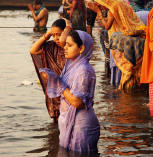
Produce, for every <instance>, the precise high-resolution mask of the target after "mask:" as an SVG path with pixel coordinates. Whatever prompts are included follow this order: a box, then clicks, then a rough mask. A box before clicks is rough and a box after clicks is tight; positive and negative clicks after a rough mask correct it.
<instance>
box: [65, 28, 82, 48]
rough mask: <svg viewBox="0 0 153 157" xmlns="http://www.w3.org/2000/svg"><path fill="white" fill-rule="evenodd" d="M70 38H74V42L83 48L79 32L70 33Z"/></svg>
mask: <svg viewBox="0 0 153 157" xmlns="http://www.w3.org/2000/svg"><path fill="white" fill-rule="evenodd" d="M68 36H71V37H72V38H73V40H74V42H75V43H76V44H77V45H78V47H81V45H82V44H83V42H82V40H81V38H80V36H79V34H78V32H77V31H74V30H72V31H70V33H69V35H68Z"/></svg>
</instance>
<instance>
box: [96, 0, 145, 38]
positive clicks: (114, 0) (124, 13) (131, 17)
mask: <svg viewBox="0 0 153 157" xmlns="http://www.w3.org/2000/svg"><path fill="white" fill-rule="evenodd" d="M95 2H97V3H99V4H100V5H102V6H104V7H106V8H108V9H109V11H110V12H111V13H112V14H113V16H114V18H115V20H114V22H113V25H112V27H111V28H110V29H109V37H110V36H111V34H112V33H113V32H122V33H124V32H127V31H128V32H134V31H135V30H136V28H137V27H139V26H141V25H144V24H143V22H142V21H141V20H140V18H139V17H138V16H137V14H136V13H135V12H134V11H133V9H132V7H131V6H130V5H129V4H128V3H126V2H125V1H124V0H95Z"/></svg>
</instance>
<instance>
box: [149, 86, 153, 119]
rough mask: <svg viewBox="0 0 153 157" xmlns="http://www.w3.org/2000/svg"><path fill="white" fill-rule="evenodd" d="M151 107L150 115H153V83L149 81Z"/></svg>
mask: <svg viewBox="0 0 153 157" xmlns="http://www.w3.org/2000/svg"><path fill="white" fill-rule="evenodd" d="M149 109H150V116H153V83H149Z"/></svg>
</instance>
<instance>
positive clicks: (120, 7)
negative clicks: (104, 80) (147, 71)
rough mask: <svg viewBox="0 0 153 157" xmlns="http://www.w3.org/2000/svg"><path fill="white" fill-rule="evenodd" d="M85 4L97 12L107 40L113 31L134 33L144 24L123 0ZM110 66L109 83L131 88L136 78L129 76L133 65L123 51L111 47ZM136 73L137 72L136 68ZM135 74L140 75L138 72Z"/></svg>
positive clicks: (122, 33) (103, 0)
mask: <svg viewBox="0 0 153 157" xmlns="http://www.w3.org/2000/svg"><path fill="white" fill-rule="evenodd" d="M86 5H87V6H88V7H89V8H90V9H92V10H93V11H95V12H97V15H98V17H99V19H100V20H101V24H102V25H103V26H104V27H105V29H106V30H108V36H109V41H110V39H111V36H112V34H113V33H115V32H121V35H126V36H129V35H135V33H136V30H137V28H140V27H141V26H144V23H143V22H142V21H141V19H140V18H139V17H138V15H137V14H136V13H135V12H134V11H133V9H132V7H131V6H130V5H129V4H128V3H127V2H126V1H125V0H95V1H94V2H88V3H86ZM103 9H105V10H108V15H107V18H104V17H103V16H102V12H101V10H103ZM141 28H143V27H141ZM106 46H107V45H106ZM108 46H109V45H108ZM123 46H124V45H123ZM125 46H126V45H125ZM109 48H110V47H109ZM131 48H132V46H131ZM110 67H111V84H112V85H116V86H119V89H123V88H126V87H125V86H127V88H131V87H132V86H133V84H135V82H136V80H138V79H137V78H132V77H131V76H134V74H133V72H134V69H133V67H134V66H133V65H132V64H131V63H130V62H129V61H128V60H127V59H126V58H125V55H124V53H123V52H120V50H118V49H115V50H114V49H112V48H111V53H110ZM120 71H121V72H122V75H121V73H120ZM136 73H138V69H137V68H136ZM120 75H121V78H120ZM136 75H140V73H139V74H136ZM131 79H133V80H131ZM131 82H133V83H131ZM125 84H126V85H125Z"/></svg>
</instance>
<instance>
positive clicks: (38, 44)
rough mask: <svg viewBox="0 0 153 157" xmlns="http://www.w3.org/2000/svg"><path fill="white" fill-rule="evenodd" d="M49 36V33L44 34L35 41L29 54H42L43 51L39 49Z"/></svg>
mask: <svg viewBox="0 0 153 157" xmlns="http://www.w3.org/2000/svg"><path fill="white" fill-rule="evenodd" d="M50 36H51V33H50V32H47V33H46V34H44V35H43V36H42V37H41V38H40V39H39V40H38V41H36V42H35V43H34V44H33V46H32V48H31V49H30V53H31V54H40V53H42V52H43V50H42V49H41V47H42V45H43V44H44V43H45V41H46V40H48V39H49V38H50Z"/></svg>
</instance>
